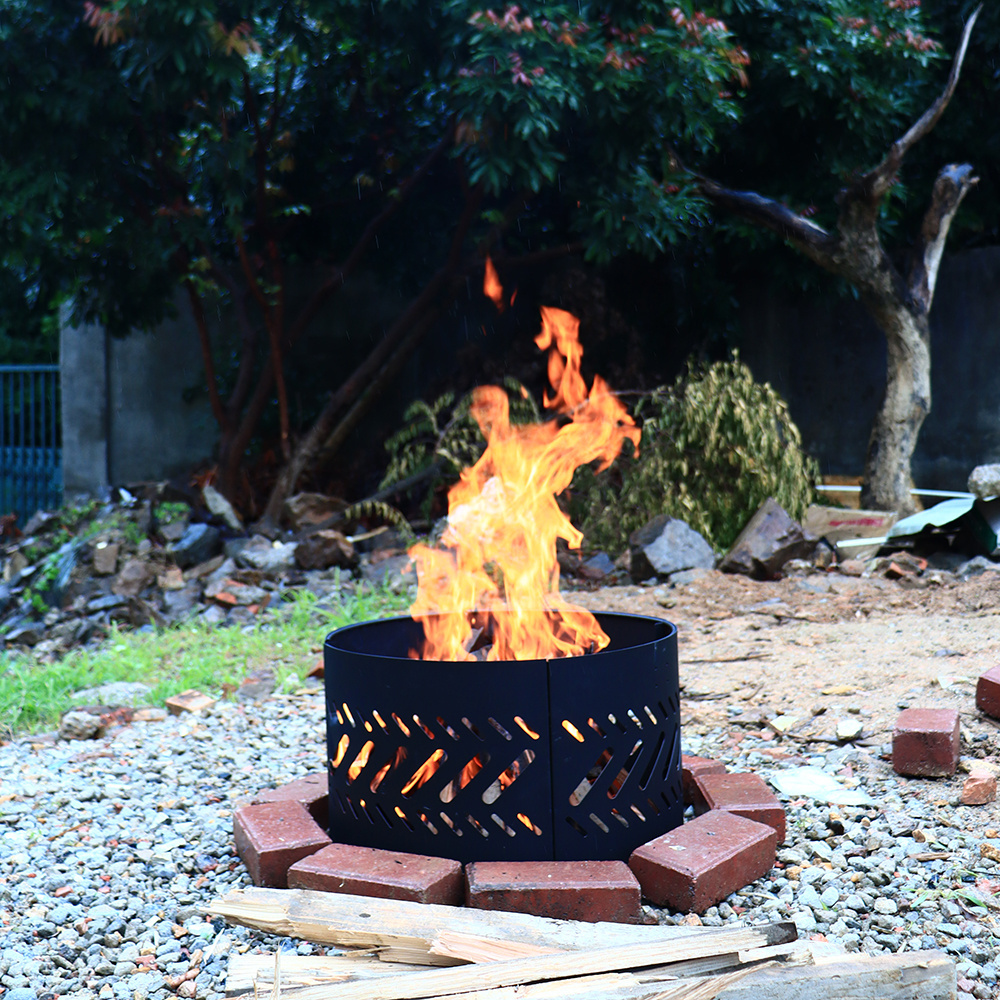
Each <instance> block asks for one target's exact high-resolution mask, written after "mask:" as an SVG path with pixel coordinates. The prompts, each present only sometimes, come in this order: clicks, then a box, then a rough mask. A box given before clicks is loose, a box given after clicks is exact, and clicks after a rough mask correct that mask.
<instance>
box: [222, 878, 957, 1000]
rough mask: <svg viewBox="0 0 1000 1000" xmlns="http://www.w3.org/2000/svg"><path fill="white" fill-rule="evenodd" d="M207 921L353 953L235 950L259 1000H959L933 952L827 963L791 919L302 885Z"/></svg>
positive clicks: (234, 992)
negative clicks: (596, 913) (745, 920)
mask: <svg viewBox="0 0 1000 1000" xmlns="http://www.w3.org/2000/svg"><path fill="white" fill-rule="evenodd" d="M208 912H209V913H210V914H212V915H213V916H221V917H224V918H225V919H227V920H228V921H230V922H231V923H238V924H243V925H244V926H247V927H255V928H258V929H260V930H264V931H268V932H271V933H277V934H284V935H287V936H290V937H297V938H303V939H305V940H309V941H313V942H316V943H320V944H326V945H335V946H337V947H339V948H349V949H350V950H348V951H345V952H343V953H340V954H335V955H326V956H298V955H287V954H281V955H280V956H276V955H274V954H265V955H249V954H247V955H233V956H232V957H231V959H230V964H229V977H228V981H227V985H226V994H227V996H232V997H251V996H252V997H255V998H257V1000H265V998H268V997H270V998H272V1000H281V998H285V1000H446V998H452V1000H605V998H606V1000H713V998H715V997H720V998H722V1000H756V998H758V997H761V996H766V997H767V998H768V1000H813V998H817V1000H818V998H823V1000H827V998H829V1000H882V998H886V1000H904V998H905V1000H954V996H955V990H956V973H955V966H954V963H953V962H951V961H950V960H949V959H948V958H947V957H946V956H944V955H943V954H941V953H939V952H933V951H927V952H908V953H905V954H900V955H880V956H876V957H868V956H858V955H846V954H829V952H830V951H831V946H829V945H826V946H813V945H812V944H810V943H809V942H800V941H798V940H797V935H796V930H795V925H794V924H791V923H772V924H762V925H757V926H751V927H734V926H730V927H718V928H707V927H659V926H645V927H643V926H635V925H630V924H610V923H603V924H591V923H584V922H581V921H574V920H552V919H549V918H544V917H533V916H530V915H528V914H523V913H504V912H499V911H487V910H474V909H463V908H461V907H451V906H433V905H422V904H419V903H408V902H399V901H395V900H383V899H372V898H368V897H361V896H349V895H341V894H337V893H325V892H311V891H308V890H296V889H246V890H237V891H235V892H232V893H230V894H228V895H227V896H225V897H223V898H221V899H219V900H216V901H215V902H214V903H213V904H212V905H211V907H209V911H208ZM821 948H823V949H824V950H820V949H821Z"/></svg>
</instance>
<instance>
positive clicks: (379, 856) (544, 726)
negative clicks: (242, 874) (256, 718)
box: [234, 615, 785, 921]
mask: <svg viewBox="0 0 1000 1000" xmlns="http://www.w3.org/2000/svg"><path fill="white" fill-rule="evenodd" d="M600 622H601V625H602V627H603V628H604V629H605V631H606V632H607V633H608V635H609V637H610V638H611V643H610V645H609V647H608V649H606V650H604V651H602V652H601V653H596V654H592V655H589V656H583V657H567V658H563V659H559V660H551V661H540V660H532V661H510V662H499V663H474V664H470V663H451V662H449V663H443V662H440V661H419V660H414V659H411V658H410V657H409V656H408V653H409V650H410V649H411V648H414V647H416V646H417V645H418V644H419V638H420V627H419V625H418V624H417V623H415V622H413V621H412V620H411V619H403V618H399V619H389V620H386V621H382V622H367V623H364V624H362V625H357V626H349V627H347V628H344V629H340V630H338V631H337V632H334V633H331V635H330V636H329V637H328V639H327V643H326V647H325V650H324V652H325V660H326V670H325V677H326V689H327V712H328V719H327V722H328V729H327V733H328V750H329V763H330V767H329V771H328V774H319V775H310V776H308V777H307V778H304V779H301V780H300V781H297V782H292V783H291V784H289V785H285V786H282V787H281V788H278V789H273V790H270V791H267V792H263V793H261V795H260V796H258V798H257V799H256V800H255V802H254V804H251V805H248V806H243V807H241V808H239V809H237V811H236V813H235V815H234V827H235V834H236V846H237V850H238V852H239V854H240V857H241V858H242V859H243V861H244V863H245V864H246V866H247V868H248V870H249V872H250V875H251V877H252V879H253V881H254V882H255V883H256V884H258V885H270V886H286V885H287V886H290V887H293V888H312V889H325V890H327V891H335V892H349V893H354V894H357V895H369V896H379V897H383V898H393V899H408V900H415V901H419V902H435V903H449V904H461V903H462V902H463V901H464V902H466V903H467V905H472V906H478V907H482V908H490V909H508V910H521V911H525V912H531V913H536V914H540V915H544V916H553V917H563V918H576V919H584V920H618V921H636V920H640V919H641V918H642V911H641V907H640V887H641V892H642V895H643V896H644V897H645V898H646V899H647V900H649V901H650V902H651V903H653V904H655V905H659V906H669V907H671V908H673V909H675V910H681V911H696V912H698V911H702V910H704V909H707V908H708V907H709V906H711V905H713V904H714V903H716V902H719V901H720V900H721V899H724V898H725V897H726V896H728V895H729V894H730V893H731V892H734V891H736V890H738V889H740V888H742V887H743V886H744V885H746V884H747V883H748V882H751V881H753V880H754V879H756V878H759V877H761V876H762V875H764V874H765V873H766V872H767V871H769V870H770V868H771V867H772V865H773V863H774V858H775V851H776V848H777V845H778V843H780V842H781V841H782V840H783V839H784V834H785V830H784V826H785V818H784V812H783V810H782V808H781V805H780V803H779V802H778V800H777V799H776V798H775V797H774V795H773V794H772V793H771V792H770V790H769V789H768V788H767V786H766V785H765V783H764V782H763V781H762V780H761V779H760V778H759V777H757V776H756V775H753V774H731V775H730V774H726V773H725V771H726V769H725V767H724V766H723V765H722V764H720V763H718V762H714V761H707V760H704V759H701V758H688V757H684V758H683V760H682V756H681V753H680V724H679V690H678V680H677V656H676V630H675V629H674V627H673V626H672V625H670V624H669V623H668V622H664V621H661V620H659V619H653V618H642V617H639V616H634V615H602V616H600ZM484 668H485V670H484ZM685 803H686V804H691V805H693V806H694V808H695V812H696V814H697V815H696V817H695V818H694V819H692V820H689V821H688V822H687V823H683V809H684V805H685ZM331 838H332V840H331ZM334 841H336V843H334ZM626 860H627V861H628V865H626V864H625V862H626ZM462 862H466V863H467V867H466V868H465V872H464V878H463V866H462Z"/></svg>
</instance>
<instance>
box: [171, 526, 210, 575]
mask: <svg viewBox="0 0 1000 1000" xmlns="http://www.w3.org/2000/svg"><path fill="white" fill-rule="evenodd" d="M221 548H222V538H221V536H220V535H219V529H218V528H213V527H212V526H211V525H210V524H189V525H188V527H187V530H186V531H185V532H184V534H183V535H182V536H181V539H180V541H178V542H175V543H174V544H172V545H169V546H168V547H167V551H168V552H169V553H170V554H171V555H172V556H173V557H174V562H175V563H177V565H178V566H180V567H181V569H184V568H185V567H187V566H196V565H197V564H198V563H203V562H207V561H208V560H209V559H211V558H212V556H214V555H215V554H216V553H217V552H218V551H219V550H220V549H221Z"/></svg>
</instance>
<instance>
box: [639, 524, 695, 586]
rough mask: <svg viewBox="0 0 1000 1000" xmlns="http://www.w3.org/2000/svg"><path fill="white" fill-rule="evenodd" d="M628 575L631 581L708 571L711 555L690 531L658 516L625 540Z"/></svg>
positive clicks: (682, 525) (692, 530)
mask: <svg viewBox="0 0 1000 1000" xmlns="http://www.w3.org/2000/svg"><path fill="white" fill-rule="evenodd" d="M628 543H629V549H630V553H631V562H630V570H629V571H630V573H631V575H632V579H633V580H635V581H637V582H638V581H642V580H648V579H649V578H650V577H651V576H669V575H670V574H671V573H678V572H680V571H681V570H686V569H712V568H713V567H714V566H715V552H714V551H713V550H712V546H711V545H709V544H708V542H707V541H705V539H704V538H703V537H702V536H701V535H700V534H699V533H698V532H697V531H695V530H694V528H692V527H690V526H689V525H687V524H686V523H685V522H684V521H681V520H679V519H678V518H676V517H668V516H667V515H666V514H660V515H659V516H658V517H654V518H653V520H652V521H650V522H649V523H648V524H646V525H644V526H643V527H641V528H639V529H637V530H636V531H633V532H632V534H631V535H630V536H629V540H628Z"/></svg>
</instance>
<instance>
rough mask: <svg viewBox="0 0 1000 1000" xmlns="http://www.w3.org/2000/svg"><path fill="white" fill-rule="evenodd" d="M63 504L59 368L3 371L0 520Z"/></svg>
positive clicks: (0, 378)
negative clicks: (0, 515)
mask: <svg viewBox="0 0 1000 1000" xmlns="http://www.w3.org/2000/svg"><path fill="white" fill-rule="evenodd" d="M61 503H62V434H61V430H60V419H59V366H58V365H0V514H10V513H12V512H13V513H16V514H17V519H18V523H19V524H21V525H23V524H24V522H25V521H26V520H27V519H28V518H29V517H31V515H32V514H34V512H35V511H36V510H52V509H53V508H54V507H58V506H59V505H60V504H61Z"/></svg>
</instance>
